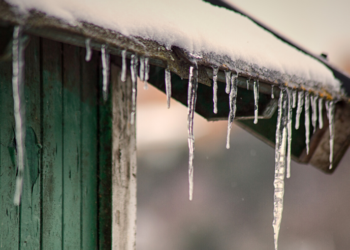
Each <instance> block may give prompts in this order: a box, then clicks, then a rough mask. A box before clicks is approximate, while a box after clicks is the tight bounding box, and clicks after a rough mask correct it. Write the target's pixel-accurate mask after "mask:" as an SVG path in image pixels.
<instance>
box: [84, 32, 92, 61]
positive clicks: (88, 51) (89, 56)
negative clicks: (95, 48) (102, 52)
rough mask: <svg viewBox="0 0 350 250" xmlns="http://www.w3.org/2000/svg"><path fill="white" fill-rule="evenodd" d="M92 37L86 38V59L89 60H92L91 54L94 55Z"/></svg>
mask: <svg viewBox="0 0 350 250" xmlns="http://www.w3.org/2000/svg"><path fill="white" fill-rule="evenodd" d="M90 44H91V38H87V39H86V40H85V46H86V55H85V61H87V62H89V61H90V60H91V55H92V53H91V52H92V51H91V46H90Z"/></svg>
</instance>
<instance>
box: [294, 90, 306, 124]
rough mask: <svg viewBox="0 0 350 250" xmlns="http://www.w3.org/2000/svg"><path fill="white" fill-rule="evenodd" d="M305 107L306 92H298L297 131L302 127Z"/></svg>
mask: <svg viewBox="0 0 350 250" xmlns="http://www.w3.org/2000/svg"><path fill="white" fill-rule="evenodd" d="M303 106H304V91H302V90H299V92H298V107H297V113H296V116H295V129H299V126H300V115H301V112H302V111H303Z"/></svg>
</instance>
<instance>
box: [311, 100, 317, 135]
mask: <svg viewBox="0 0 350 250" xmlns="http://www.w3.org/2000/svg"><path fill="white" fill-rule="evenodd" d="M317 99H318V97H317V96H311V109H312V115H311V123H312V127H313V128H314V130H313V133H315V132H316V128H317Z"/></svg>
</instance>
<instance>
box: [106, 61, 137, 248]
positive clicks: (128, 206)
mask: <svg viewBox="0 0 350 250" xmlns="http://www.w3.org/2000/svg"><path fill="white" fill-rule="evenodd" d="M120 74H121V69H120V68H119V67H117V66H115V65H113V64H112V68H111V77H112V94H113V98H112V100H113V138H112V139H113V156H112V157H113V164H112V166H113V169H112V184H113V190H112V197H113V198H112V200H113V203H112V204H113V219H112V223H113V224H112V236H113V238H112V249H113V250H134V249H136V245H135V244H136V172H137V168H136V135H135V134H136V131H135V129H136V126H135V123H136V122H135V123H134V124H130V118H131V115H130V114H131V105H132V104H131V86H132V83H131V75H130V74H128V76H127V80H126V82H122V81H121V80H120Z"/></svg>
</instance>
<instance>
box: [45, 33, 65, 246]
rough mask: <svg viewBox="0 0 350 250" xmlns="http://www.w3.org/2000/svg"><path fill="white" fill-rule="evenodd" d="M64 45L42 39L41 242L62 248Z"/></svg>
mask: <svg viewBox="0 0 350 250" xmlns="http://www.w3.org/2000/svg"><path fill="white" fill-rule="evenodd" d="M61 53H62V44H61V43H58V42H53V41H50V40H46V39H42V84H43V85H42V89H43V107H42V109H43V124H42V127H43V139H42V146H43V152H42V153H43V156H42V166H43V169H42V203H43V204H42V221H41V223H42V245H41V249H53V250H56V249H62V240H63V238H62V230H63V226H62V210H63V208H62V200H63V194H62V171H63V162H62V159H63V152H62V151H63V144H62V137H63V135H62V130H63V128H62V114H63V104H62V55H61Z"/></svg>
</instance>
